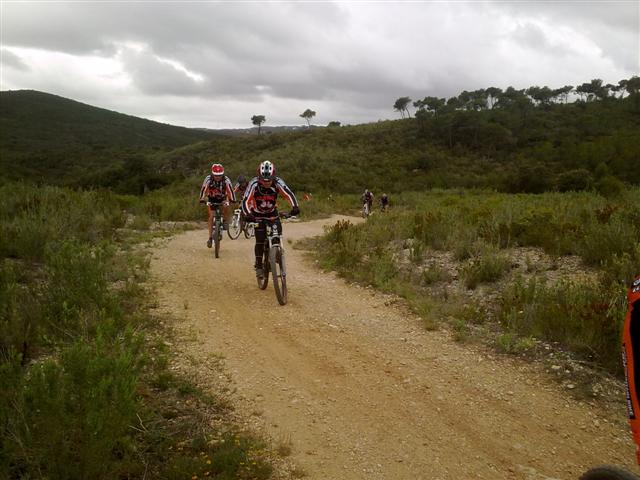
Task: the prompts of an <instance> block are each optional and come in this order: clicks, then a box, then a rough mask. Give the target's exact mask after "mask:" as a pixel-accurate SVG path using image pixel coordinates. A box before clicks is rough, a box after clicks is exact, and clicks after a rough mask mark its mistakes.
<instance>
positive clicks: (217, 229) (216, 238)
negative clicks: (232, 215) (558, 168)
mask: <svg viewBox="0 0 640 480" xmlns="http://www.w3.org/2000/svg"><path fill="white" fill-rule="evenodd" d="M221 227H222V225H221V224H220V218H218V217H216V224H215V226H214V228H213V244H214V246H215V248H214V249H213V250H214V253H215V255H216V258H218V257H219V256H220V240H222V232H221Z"/></svg>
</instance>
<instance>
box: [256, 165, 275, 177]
mask: <svg viewBox="0 0 640 480" xmlns="http://www.w3.org/2000/svg"><path fill="white" fill-rule="evenodd" d="M275 176H276V166H275V165H274V164H273V163H271V162H270V161H269V160H265V161H264V162H262V163H261V164H260V166H259V167H258V180H273V179H274V177H275Z"/></svg>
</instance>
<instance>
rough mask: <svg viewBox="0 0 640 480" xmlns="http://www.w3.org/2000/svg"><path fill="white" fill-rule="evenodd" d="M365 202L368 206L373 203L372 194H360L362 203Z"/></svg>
mask: <svg viewBox="0 0 640 480" xmlns="http://www.w3.org/2000/svg"><path fill="white" fill-rule="evenodd" d="M364 202H367V203H368V204H369V205H371V203H372V202H373V193H371V192H367V193H363V194H362V203H364Z"/></svg>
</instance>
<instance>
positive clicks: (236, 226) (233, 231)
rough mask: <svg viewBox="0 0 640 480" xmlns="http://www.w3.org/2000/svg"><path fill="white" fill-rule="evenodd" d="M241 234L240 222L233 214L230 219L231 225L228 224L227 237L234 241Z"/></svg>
mask: <svg viewBox="0 0 640 480" xmlns="http://www.w3.org/2000/svg"><path fill="white" fill-rule="evenodd" d="M241 232H242V222H241V221H240V217H239V216H236V215H235V214H234V215H233V217H232V218H231V223H229V228H228V229H227V235H229V238H230V239H231V240H235V239H237V238H238V237H239V236H240V233H241Z"/></svg>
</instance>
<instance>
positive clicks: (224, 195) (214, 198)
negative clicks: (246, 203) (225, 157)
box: [200, 175, 236, 203]
mask: <svg viewBox="0 0 640 480" xmlns="http://www.w3.org/2000/svg"><path fill="white" fill-rule="evenodd" d="M205 199H207V200H209V201H210V202H216V203H221V202H224V201H225V200H228V201H230V202H235V201H236V196H235V194H234V192H233V187H232V185H231V180H229V177H227V176H226V175H223V177H222V180H220V181H219V182H218V181H216V180H215V179H214V178H213V175H207V178H205V179H204V182H202V188H200V200H205Z"/></svg>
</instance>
